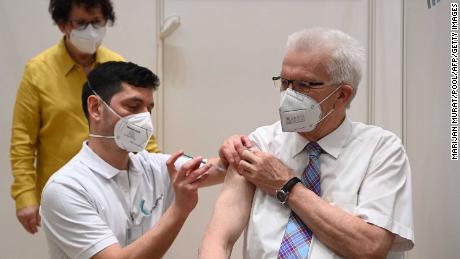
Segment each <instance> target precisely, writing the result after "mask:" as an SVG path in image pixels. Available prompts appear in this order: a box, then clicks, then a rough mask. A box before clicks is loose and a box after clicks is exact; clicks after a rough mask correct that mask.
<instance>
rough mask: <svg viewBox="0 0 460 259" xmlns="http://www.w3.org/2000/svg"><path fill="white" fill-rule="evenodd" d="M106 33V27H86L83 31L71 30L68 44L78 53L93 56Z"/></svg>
mask: <svg viewBox="0 0 460 259" xmlns="http://www.w3.org/2000/svg"><path fill="white" fill-rule="evenodd" d="M105 32H106V27H105V26H104V27H101V28H97V29H95V28H94V27H93V26H92V25H88V26H86V28H85V29H84V30H77V29H72V31H71V32H70V42H71V43H72V45H74V46H75V47H76V48H77V49H78V50H79V51H81V52H83V53H87V54H94V53H95V52H96V49H97V48H98V47H99V46H100V45H101V43H102V40H103V39H104V36H105Z"/></svg>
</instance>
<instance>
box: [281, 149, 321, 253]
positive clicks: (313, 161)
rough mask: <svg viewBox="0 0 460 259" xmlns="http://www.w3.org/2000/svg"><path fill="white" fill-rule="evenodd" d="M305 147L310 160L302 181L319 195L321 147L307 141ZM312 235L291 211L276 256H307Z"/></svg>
mask: <svg viewBox="0 0 460 259" xmlns="http://www.w3.org/2000/svg"><path fill="white" fill-rule="evenodd" d="M305 149H306V151H307V154H308V157H309V158H310V161H309V162H308V166H307V168H306V169H305V171H304V172H303V174H302V183H303V184H304V185H305V186H306V187H307V188H308V189H310V190H311V191H313V192H314V193H316V195H318V196H319V195H320V193H321V186H320V172H319V167H320V162H319V156H320V154H321V151H322V149H321V147H320V146H319V145H318V143H316V142H310V143H308V145H307V146H306V147H305ZM312 237H313V233H312V232H311V230H310V229H309V228H308V227H307V226H306V225H305V224H304V223H303V222H302V220H301V219H300V218H299V217H298V216H297V215H296V214H295V213H294V212H293V211H291V215H290V216H289V221H288V224H287V226H286V230H285V232H284V236H283V240H282V241H281V246H280V250H279V251H278V258H282V259H285V258H286V259H298V258H307V256H308V250H309V248H310V243H311V238H312Z"/></svg>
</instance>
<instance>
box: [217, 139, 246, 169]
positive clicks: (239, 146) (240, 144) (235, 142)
mask: <svg viewBox="0 0 460 259" xmlns="http://www.w3.org/2000/svg"><path fill="white" fill-rule="evenodd" d="M251 147H252V142H251V140H249V138H248V137H247V136H243V135H233V136H231V137H229V138H227V139H226V140H225V141H224V143H223V144H222V146H221V147H220V149H219V157H220V159H221V160H222V163H223V164H224V165H225V167H228V165H229V164H230V165H233V166H235V167H236V168H238V164H239V163H240V160H241V159H240V154H241V153H242V152H243V151H244V150H245V149H249V148H251Z"/></svg>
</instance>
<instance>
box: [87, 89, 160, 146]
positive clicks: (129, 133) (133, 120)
mask: <svg viewBox="0 0 460 259" xmlns="http://www.w3.org/2000/svg"><path fill="white" fill-rule="evenodd" d="M99 98H100V100H102V98H101V97H99ZM102 102H103V103H104V104H105V106H106V107H107V108H109V110H110V111H111V112H112V113H113V114H115V115H117V116H118V117H119V118H120V119H119V120H118V121H117V123H116V124H115V128H114V129H113V133H114V136H102V135H96V134H89V135H90V136H91V137H96V138H113V139H115V143H116V144H117V146H118V147H120V148H121V149H123V150H126V151H128V152H140V151H142V150H144V149H145V147H146V146H147V143H148V142H149V139H150V137H151V136H152V134H153V123H152V119H151V117H150V113H148V112H141V113H136V114H131V115H128V116H125V117H121V116H120V115H119V114H118V113H116V112H115V111H114V110H113V109H112V108H111V107H110V106H109V105H108V104H107V103H106V102H104V100H102Z"/></svg>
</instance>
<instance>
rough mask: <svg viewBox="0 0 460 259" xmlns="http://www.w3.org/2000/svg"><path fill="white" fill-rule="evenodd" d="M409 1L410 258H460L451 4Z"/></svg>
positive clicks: (459, 172)
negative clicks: (412, 221) (452, 118)
mask: <svg viewBox="0 0 460 259" xmlns="http://www.w3.org/2000/svg"><path fill="white" fill-rule="evenodd" d="M451 2H457V3H458V1H445V0H441V1H440V2H439V3H436V5H435V6H432V7H431V8H430V9H428V6H427V2H426V1H412V0H406V1H405V4H406V12H405V13H406V15H405V17H406V27H405V36H406V51H405V52H406V53H405V54H406V77H407V78H406V87H407V97H406V107H407V114H406V117H407V121H406V123H407V129H406V132H407V134H406V135H407V137H406V140H407V145H406V147H407V152H408V154H409V158H410V161H411V166H412V176H413V178H412V179H413V187H414V192H413V193H414V215H415V240H416V245H415V250H414V251H412V252H411V253H410V254H409V258H411V259H412V258H416V259H430V258H442V259H444V258H445V259H451V258H452V259H454V258H460V251H459V249H458V245H459V244H460V223H459V216H460V202H459V200H460V188H459V183H460V162H459V161H455V162H454V161H450V3H451Z"/></svg>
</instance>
